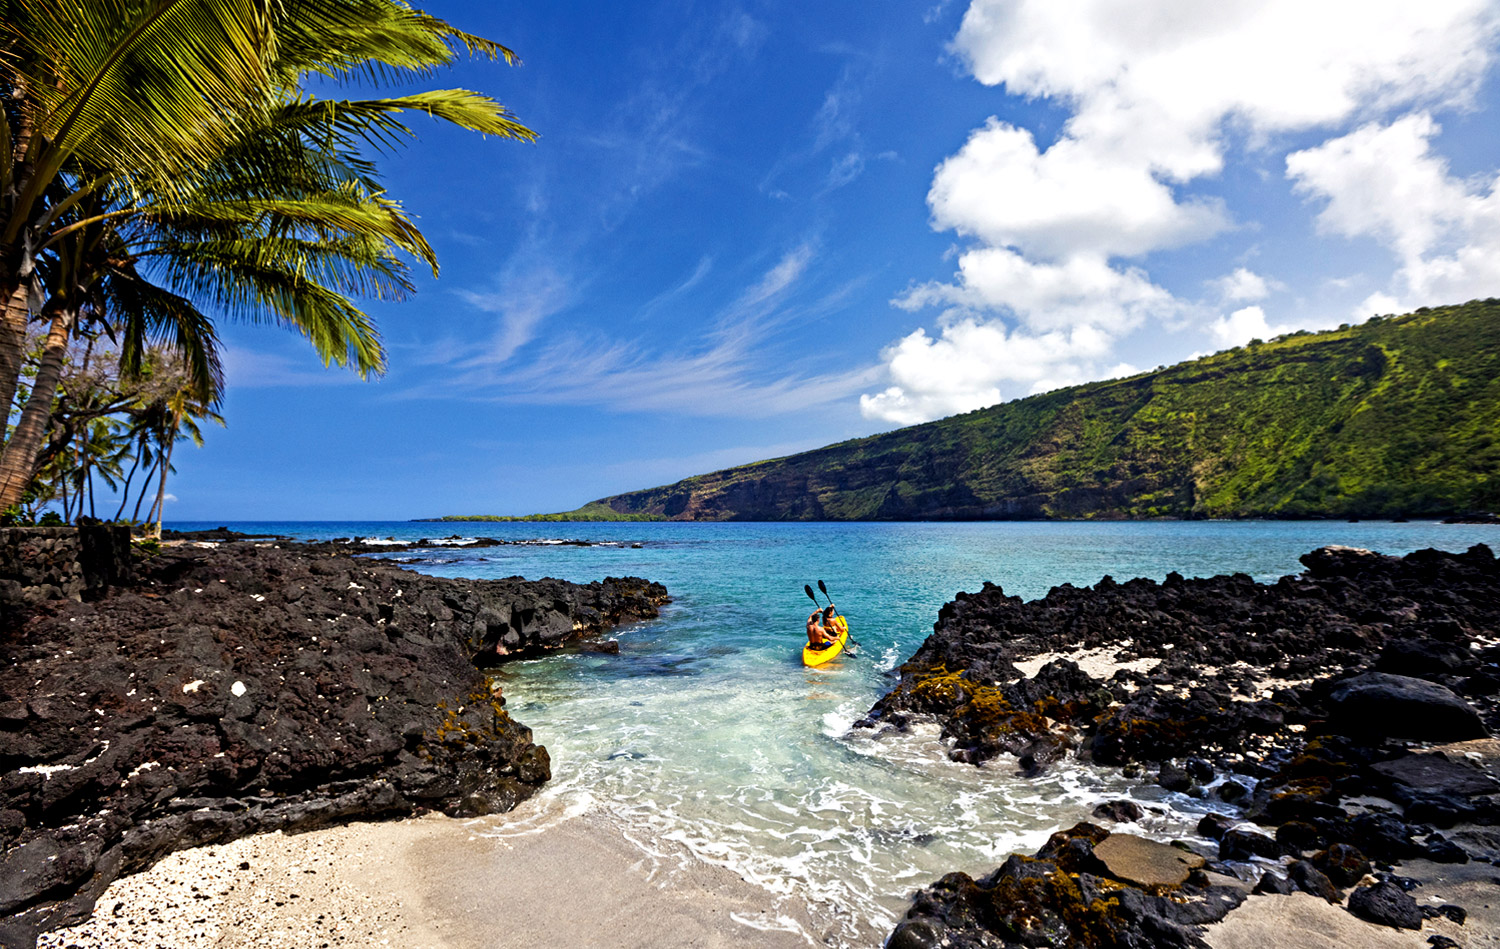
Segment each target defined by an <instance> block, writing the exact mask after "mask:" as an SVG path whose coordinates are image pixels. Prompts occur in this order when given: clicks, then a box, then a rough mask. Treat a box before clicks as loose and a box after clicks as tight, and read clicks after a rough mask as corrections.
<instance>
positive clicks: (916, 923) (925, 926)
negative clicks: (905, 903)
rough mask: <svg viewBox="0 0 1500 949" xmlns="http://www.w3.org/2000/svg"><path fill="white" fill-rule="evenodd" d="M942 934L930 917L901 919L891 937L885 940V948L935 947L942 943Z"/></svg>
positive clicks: (929, 948) (932, 948) (924, 948)
mask: <svg viewBox="0 0 1500 949" xmlns="http://www.w3.org/2000/svg"><path fill="white" fill-rule="evenodd" d="M942 939H943V934H942V932H941V930H940V929H939V928H938V926H937V925H936V924H935V923H933V921H932V920H930V919H906V920H902V921H901V924H900V925H898V926H897V927H896V929H895V931H894V932H892V933H891V938H890V939H888V940H886V943H885V946H886V949H935V947H936V946H939V945H941V944H942Z"/></svg>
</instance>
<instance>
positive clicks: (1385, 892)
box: [1349, 883, 1422, 929]
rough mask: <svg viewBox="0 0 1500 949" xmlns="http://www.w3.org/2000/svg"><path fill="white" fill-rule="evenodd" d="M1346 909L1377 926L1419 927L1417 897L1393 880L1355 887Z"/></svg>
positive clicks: (1420, 915) (1420, 918)
mask: <svg viewBox="0 0 1500 949" xmlns="http://www.w3.org/2000/svg"><path fill="white" fill-rule="evenodd" d="M1349 912H1351V913H1353V914H1354V915H1355V916H1358V917H1359V918H1360V919H1362V920H1364V921H1365V922H1368V923H1375V924H1376V925H1378V926H1392V927H1394V928H1396V929H1421V928H1422V911H1421V910H1420V909H1418V908H1417V901H1416V900H1414V899H1412V897H1411V894H1409V893H1407V892H1406V891H1405V890H1403V889H1401V887H1399V886H1396V885H1395V884H1393V883H1377V884H1375V885H1374V886H1362V887H1360V888H1359V889H1357V890H1355V891H1354V892H1353V893H1351V894H1349Z"/></svg>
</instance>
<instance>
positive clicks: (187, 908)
mask: <svg viewBox="0 0 1500 949" xmlns="http://www.w3.org/2000/svg"><path fill="white" fill-rule="evenodd" d="M246 864H248V867H246V866H245V865H246ZM794 902H795V901H791V900H783V901H779V902H778V901H777V899H776V897H775V896H774V894H771V893H768V892H767V891H765V890H764V889H762V888H760V887H758V886H756V885H754V884H751V883H748V882H746V881H745V880H743V879H742V878H740V877H739V876H738V875H737V874H735V873H732V872H730V871H728V870H725V869H722V868H720V867H714V866H710V865H708V864H704V863H701V862H699V861H696V860H692V859H691V858H689V859H688V860H686V861H685V862H684V864H683V865H682V866H681V867H680V868H679V867H674V869H673V870H672V872H670V873H663V872H661V870H660V867H659V865H658V862H657V861H655V860H653V859H652V858H650V857H649V856H648V855H647V854H646V853H645V852H644V851H642V850H641V849H640V848H638V847H637V846H636V845H635V844H634V843H632V842H631V841H630V840H628V839H627V838H626V837H625V836H624V835H623V834H622V833H621V832H620V831H619V830H618V829H616V828H615V827H613V826H612V825H611V824H609V823H608V822H607V821H604V820H600V819H594V818H591V817H582V818H577V819H574V820H570V821H567V822H565V823H560V824H556V825H553V826H550V827H548V828H546V829H545V830H543V831H541V832H539V833H534V834H529V835H525V836H517V837H511V838H508V839H496V838H490V837H481V836H476V835H475V834H474V833H473V828H471V826H470V825H469V824H467V823H466V822H463V821H455V820H449V819H447V818H443V817H426V818H420V819H415V820H407V821H395V822H388V823H380V824H353V825H349V826H346V827H338V828H333V829H329V830H321V831H314V832H311V833H306V834H298V835H293V836H285V835H282V834H280V833H273V834H262V835H259V836H256V837H250V838H246V839H243V840H238V841H235V842H233V843H230V844H227V845H223V846H216V847H201V848H198V849H195V850H188V851H182V852H179V853H176V854H173V855H171V856H169V857H167V858H166V859H164V860H162V861H161V862H160V863H158V864H157V865H156V866H154V867H152V868H151V869H150V870H148V871H146V872H144V873H141V874H138V875H136V876H132V877H127V878H124V879H121V880H118V881H116V882H115V884H114V885H112V886H111V887H110V888H109V889H108V890H107V891H106V892H105V894H104V896H103V898H101V899H100V901H99V904H98V906H97V908H96V909H95V914H94V917H93V918H92V919H90V920H89V921H87V922H86V923H84V924H83V925H81V926H78V927H75V928H73V929H70V930H59V931H56V932H52V933H48V934H45V935H44V936H43V938H42V941H41V943H40V945H41V946H44V947H55V949H61V947H73V946H76V947H80V949H94V947H127V946H128V947H153V949H321V947H331V946H390V947H395V949H481V947H485V949H489V947H507V946H513V947H553V946H647V945H649V946H654V947H674V946H682V947H687V946H694V947H705V949H713V947H730V946H765V947H775V949H779V947H800V946H807V945H810V944H812V943H813V942H814V941H815V940H816V941H817V942H820V943H821V942H822V941H823V939H824V937H825V936H829V935H831V933H830V932H827V931H826V927H820V925H819V924H818V923H817V922H815V921H814V920H813V919H812V918H811V917H810V916H809V915H808V913H807V912H806V911H805V910H803V909H801V908H800V907H797V908H794V909H791V910H788V909H786V908H785V906H786V905H787V904H790V903H794ZM778 906H780V907H781V908H777V909H773V907H778ZM883 936H884V933H881V934H873V933H871V934H865V935H863V936H862V937H861V938H860V939H859V940H858V942H859V943H860V944H867V945H870V946H877V945H879V943H880V940H881V938H882V937H883Z"/></svg>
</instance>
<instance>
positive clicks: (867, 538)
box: [172, 521, 1500, 945]
mask: <svg viewBox="0 0 1500 949" xmlns="http://www.w3.org/2000/svg"><path fill="white" fill-rule="evenodd" d="M172 526H176V527H179V528H183V529H193V528H201V527H213V526H217V525H214V524H176V525H172ZM228 526H230V527H232V528H235V529H239V530H246V531H265V532H271V533H278V534H289V535H293V536H297V537H302V538H309V539H312V538H331V537H349V536H358V537H367V538H368V537H376V538H387V537H390V538H395V539H398V540H415V539H417V538H421V537H445V536H448V535H452V534H455V533H458V534H460V535H466V536H474V535H479V536H490V537H499V538H504V539H511V540H537V541H549V540H553V541H555V540H561V539H574V538H576V539H584V540H590V541H598V542H605V543H607V544H608V546H590V547H575V546H566V545H558V544H548V543H537V544H530V545H519V546H507V547H498V548H484V549H479V550H464V549H462V548H457V547H441V548H434V550H433V551H432V553H430V554H423V555H421V556H422V560H423V562H421V563H416V564H412V565H410V566H411V567H412V569H418V570H422V571H424V572H430V573H433V574H438V575H442V576H453V577H505V576H513V575H521V576H525V577H529V578H536V577H541V576H554V577H560V578H563V579H567V580H575V581H588V580H594V579H599V578H601V577H604V576H606V575H609V576H623V575H627V574H633V575H637V576H643V577H648V578H650V579H652V580H658V581H660V582H662V583H664V584H666V586H667V588H668V589H669V590H670V591H671V594H672V596H673V600H674V602H673V603H672V604H671V605H669V606H668V607H667V608H666V609H665V610H664V611H663V613H662V616H661V618H660V619H658V620H655V621H652V622H649V623H642V624H638V625H635V626H632V627H629V628H626V629H622V630H620V631H619V632H618V633H617V637H618V639H619V641H620V646H621V650H620V655H618V656H595V655H587V656H585V655H560V656H552V657H548V658H546V659H540V660H534V661H528V662H522V663H515V664H512V665H510V666H507V667H505V668H504V670H503V671H502V672H501V674H500V678H501V681H502V683H503V685H504V688H505V694H506V695H507V696H508V699H509V706H508V707H509V709H510V710H511V712H512V713H513V714H514V715H515V717H516V718H517V719H519V720H520V721H522V722H525V723H526V724H527V725H530V726H531V727H532V728H533V729H534V731H535V734H536V740H537V741H538V742H540V743H542V744H545V745H546V746H547V748H548V750H549V751H550V752H551V755H552V761H553V772H554V781H553V782H552V784H551V785H549V787H548V789H547V790H546V791H545V792H544V793H543V794H542V795H540V796H539V798H538V799H537V800H535V801H532V802H528V803H527V804H526V805H523V807H522V808H521V809H519V810H518V811H517V812H516V813H514V814H512V815H505V816H504V817H502V818H497V819H494V820H491V821H487V822H484V823H483V824H482V826H481V829H480V832H481V833H487V834H493V835H497V836H504V835H508V834H515V833H526V832H531V831H533V830H535V829H537V828H538V827H542V826H546V825H547V824H549V823H551V822H554V821H559V820H567V819H570V818H571V817H573V816H576V815H578V814H583V813H589V814H593V815H596V816H601V817H603V818H605V819H609V820H612V821H616V822H618V824H619V825H620V826H621V827H622V828H623V829H624V830H625V831H626V833H627V834H629V835H630V836H631V837H632V839H634V840H636V841H637V842H638V843H639V844H640V845H641V847H642V848H643V851H645V852H646V853H647V854H648V855H649V856H650V858H651V859H653V860H656V861H658V864H659V865H660V866H661V867H663V868H664V869H666V870H668V871H670V867H671V865H672V861H673V859H675V857H674V855H677V856H680V855H682V854H685V853H686V854H694V855H696V856H697V857H699V858H702V859H707V860H710V861H712V862H715V863H719V864H722V865H725V866H729V867H731V868H733V869H735V870H737V871H738V872H740V873H741V874H743V875H744V876H746V877H748V878H750V879H752V880H755V881H757V882H760V883H762V884H764V885H766V886H767V887H769V888H770V889H771V890H772V891H773V892H775V893H777V894H778V897H777V899H778V900H784V901H788V902H787V905H791V903H792V902H795V903H811V904H813V906H814V908H815V910H816V911H817V915H818V917H819V919H820V924H821V925H826V926H827V927H828V929H826V930H820V931H818V932H815V933H809V934H808V935H809V936H810V937H811V938H814V939H815V940H821V939H822V938H823V937H824V936H825V935H830V934H831V935H832V936H833V937H834V939H835V941H838V942H845V943H847V944H863V945H871V944H878V943H879V940H880V939H881V938H882V937H883V935H884V934H885V933H887V932H889V930H890V927H891V926H892V925H893V924H894V922H895V921H896V920H897V919H898V918H899V917H900V915H901V914H902V913H904V912H905V909H906V906H907V897H908V895H909V894H910V892H911V891H912V890H914V889H915V888H917V887H919V886H922V885H925V884H926V883H928V882H930V881H932V880H933V879H935V878H936V877H938V876H940V875H941V874H943V873H946V872H948V871H951V870H966V871H969V872H971V873H980V872H986V871H988V870H989V869H992V868H993V867H994V866H995V865H996V864H997V863H998V862H999V861H1000V860H1001V859H1003V857H1004V856H1005V855H1006V854H1008V853H1010V852H1011V851H1013V850H1016V849H1020V848H1034V847H1036V846H1038V845H1039V844H1040V842H1041V841H1042V840H1044V839H1045V838H1046V836H1047V835H1048V834H1049V833H1050V832H1051V831H1053V830H1055V829H1057V828H1058V827H1059V826H1068V825H1070V824H1071V823H1073V822H1074V821H1076V820H1080V819H1084V818H1086V817H1087V816H1088V813H1089V811H1090V810H1091V809H1092V807H1093V805H1094V804H1095V803H1097V802H1098V801H1099V800H1101V799H1103V798H1107V797H1118V796H1131V797H1134V798H1136V799H1138V800H1141V801H1145V802H1151V801H1160V800H1161V799H1162V798H1163V797H1164V796H1165V794H1164V792H1162V791H1161V790H1160V789H1158V788H1154V787H1150V786H1143V785H1138V784H1136V783H1133V782H1130V781H1127V780H1125V779H1123V778H1122V777H1121V776H1119V775H1118V774H1116V773H1114V772H1111V771H1108V770H1106V769H1095V768H1092V767H1090V766H1087V765H1082V764H1079V763H1077V762H1069V763H1066V764H1064V765H1063V766H1060V767H1057V768H1055V769H1054V770H1053V771H1052V772H1051V773H1049V774H1048V775H1046V776H1044V777H1042V778H1040V779H1036V780H1025V779H1022V778H1019V777H1016V776H1015V775H1014V770H1015V769H1014V764H1013V762H1009V761H1005V760H1001V761H996V762H991V763H990V764H988V765H986V766H985V767H983V768H974V767H971V766H967V765H956V764H953V763H952V762H949V761H948V760H947V759H946V757H945V756H944V754H943V750H944V749H943V747H942V745H941V744H940V742H939V741H938V739H937V736H936V731H935V729H931V728H928V729H920V728H919V729H915V730H914V732H913V734H911V735H908V736H901V737H899V738H884V739H873V738H871V737H870V736H868V735H867V734H864V733H852V734H851V733H850V730H849V725H850V723H852V722H853V721H854V720H856V719H858V718H859V717H861V716H862V715H863V714H864V712H865V711H866V710H867V709H868V708H869V707H870V705H871V704H873V703H874V702H875V700H876V699H877V698H878V697H879V696H880V695H881V694H882V692H883V691H884V690H885V689H886V688H888V685H889V683H890V682H891V679H890V675H889V673H890V670H891V669H892V668H893V667H895V666H896V665H898V664H899V663H900V662H901V661H902V660H904V659H905V658H906V657H907V656H908V655H910V654H911V652H912V651H913V650H915V649H916V647H917V646H918V645H919V644H920V643H921V642H922V640H923V638H925V636H926V635H927V634H928V633H929V632H930V631H931V629H932V624H933V622H934V620H935V619H936V618H937V612H938V609H939V608H940V607H941V606H942V604H943V603H945V602H947V601H948V600H950V599H952V598H953V595H954V594H955V593H957V592H959V591H960V590H977V589H978V588H979V586H980V584H981V583H982V582H983V581H985V580H990V581H992V582H995V583H998V584H1000V585H1001V586H1003V587H1004V588H1005V590H1006V591H1007V592H1008V593H1013V594H1018V595H1021V596H1023V597H1026V598H1028V599H1029V598H1033V597H1038V596H1042V595H1044V594H1045V593H1046V592H1047V590H1048V589H1049V588H1050V587H1052V586H1053V585H1056V584H1061V583H1073V584H1075V585H1092V584H1093V583H1095V582H1097V581H1098V580H1099V578H1100V577H1101V576H1103V575H1105V574H1110V575H1113V576H1114V577H1115V578H1116V579H1118V580H1125V579H1128V578H1130V577H1135V576H1148V577H1153V578H1155V579H1161V578H1162V577H1164V576H1165V575H1166V574H1167V572H1169V571H1172V570H1176V571H1178V572H1180V573H1182V574H1184V575H1187V576H1208V575H1213V574H1216V573H1227V572H1237V571H1238V572H1244V573H1248V574H1250V575H1251V576H1252V577H1254V578H1256V579H1257V580H1272V579H1274V578H1276V577H1278V576H1281V575H1283V574H1286V573H1295V572H1298V571H1299V570H1300V569H1301V568H1300V565H1299V564H1298V563H1297V557H1298V556H1299V555H1301V554H1303V553H1305V552H1307V551H1308V550H1311V549H1313V548H1315V547H1318V546H1321V545H1323V544H1330V543H1339V544H1348V545H1351V546H1358V547H1369V548H1372V549H1375V550H1380V551H1383V552H1386V553H1395V554H1399V553H1406V552H1408V551H1411V550H1415V549H1418V548H1421V547H1438V548H1441V549H1446V550H1462V549H1464V548H1466V547H1468V546H1469V545H1471V544H1474V543H1480V542H1487V543H1490V544H1491V545H1494V544H1495V543H1496V541H1500V529H1496V528H1492V527H1486V526H1465V525H1441V524H1434V523H1430V522H1417V523H1410V524H1394V523H1386V522H1361V523H1345V522H1338V521H1319V522H1191V523H1184V522H1152V523H1104V524H1085V523H1030V522H1028V523H985V524H676V523H643V524H585V523H580V524H515V523H466V524H460V523H446V524H434V523H428V524H416V523H406V522H338V523H231V524H229V525H228ZM634 543H639V544H640V545H641V546H640V547H639V548H635V547H632V546H630V545H631V544H634ZM401 556H409V555H401ZM819 579H822V580H824V581H825V582H826V583H827V585H828V588H829V590H830V591H831V592H832V593H833V596H834V598H835V600H836V602H837V603H838V605H839V607H840V610H841V611H842V612H844V613H845V614H846V615H847V616H848V617H849V620H850V627H851V632H852V634H853V638H854V639H856V640H857V641H858V643H859V650H858V655H857V656H853V657H846V658H842V659H840V660H837V661H835V662H833V663H831V664H830V666H828V667H826V668H825V669H820V670H809V669H806V668H804V667H803V666H802V664H801V661H800V649H801V644H802V642H803V640H804V634H803V631H802V626H803V621H804V620H805V618H806V616H807V614H808V612H809V611H810V610H811V609H812V603H811V602H809V601H808V599H807V597H806V596H805V595H804V593H803V592H802V586H803V584H805V583H813V584H816V581H817V580H819ZM1177 803H1179V804H1181V805H1184V806H1188V807H1202V806H1204V805H1202V804H1200V803H1198V802H1191V801H1188V800H1187V799H1182V800H1179V801H1178V802H1177ZM1195 822H1196V821H1195V819H1194V818H1192V817H1179V816H1172V815H1154V816H1151V817H1148V818H1147V819H1146V821H1145V823H1144V826H1143V827H1141V828H1140V830H1141V831H1142V832H1144V833H1149V834H1154V835H1160V836H1162V837H1164V838H1168V837H1172V836H1186V835H1190V834H1191V828H1192V826H1193V824H1194V823H1195ZM776 915H778V914H776V913H774V912H773V913H772V916H773V917H774V916H776ZM784 925H786V926H787V927H788V928H792V927H795V925H796V924H795V923H793V922H791V921H790V919H787V920H785V922H784Z"/></svg>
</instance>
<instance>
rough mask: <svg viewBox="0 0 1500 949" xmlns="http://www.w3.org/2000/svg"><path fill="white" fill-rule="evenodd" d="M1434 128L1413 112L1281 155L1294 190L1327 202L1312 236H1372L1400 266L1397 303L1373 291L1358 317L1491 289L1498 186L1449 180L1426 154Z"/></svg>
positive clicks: (1495, 275) (1498, 260) (1495, 274)
mask: <svg viewBox="0 0 1500 949" xmlns="http://www.w3.org/2000/svg"><path fill="white" fill-rule="evenodd" d="M1440 131H1441V129H1440V128H1439V127H1438V125H1437V124H1436V123H1435V122H1434V121H1433V120H1432V118H1431V117H1430V116H1428V115H1427V114H1425V113H1414V114H1411V115H1407V116H1403V117H1402V118H1400V119H1397V120H1396V121H1394V122H1391V123H1390V124H1388V125H1381V124H1379V123H1370V124H1368V125H1364V126H1362V127H1360V128H1358V129H1356V130H1355V131H1353V132H1351V133H1349V134H1348V135H1345V136H1343V137H1341V138H1336V139H1332V140H1330V141H1327V142H1324V143H1323V144H1322V145H1319V146H1317V147H1316V148H1309V149H1305V150H1303V151H1299V152H1295V153H1293V154H1291V155H1288V156H1287V159H1286V167H1287V177H1288V178H1290V179H1292V181H1293V183H1294V187H1295V188H1296V190H1297V191H1299V192H1301V193H1302V194H1304V195H1306V196H1308V197H1309V198H1311V199H1313V200H1317V201H1322V202H1326V203H1325V204H1324V205H1323V209H1322V210H1321V211H1320V212H1319V213H1318V218H1317V221H1318V227H1319V229H1320V230H1322V231H1323V232H1325V233H1331V234H1337V235H1341V236H1343V237H1350V238H1357V237H1371V238H1374V239H1375V240H1378V241H1380V242H1381V243H1383V244H1385V245H1386V246H1388V247H1389V248H1390V249H1391V251H1392V252H1393V253H1394V254H1395V255H1396V258H1397V259H1398V260H1399V261H1400V268H1399V269H1398V271H1397V272H1396V275H1395V287H1394V288H1393V289H1396V290H1398V292H1399V299H1398V297H1396V296H1392V295H1390V294H1387V293H1384V292H1382V293H1379V294H1377V295H1376V296H1375V297H1373V298H1372V299H1370V300H1367V301H1365V303H1363V304H1361V305H1360V308H1359V310H1360V312H1362V313H1363V315H1365V316H1368V315H1369V314H1370V313H1371V312H1379V313H1389V312H1400V311H1401V309H1403V306H1402V304H1403V302H1404V303H1405V304H1407V305H1409V306H1421V305H1424V304H1432V303H1458V302H1462V301H1464V300H1468V299H1471V298H1474V297H1488V296H1491V295H1493V294H1494V293H1496V292H1497V288H1500V187H1497V185H1500V180H1490V181H1489V182H1487V183H1480V182H1476V181H1467V180H1463V179H1459V178H1455V177H1453V176H1452V175H1451V174H1449V170H1448V163H1447V161H1446V160H1445V159H1443V158H1442V157H1441V156H1439V155H1437V154H1435V153H1434V152H1433V150H1432V139H1433V138H1434V137H1436V136H1437V135H1438V134H1439V133H1440ZM1372 307H1374V308H1376V309H1373V310H1372V309H1371V308H1372Z"/></svg>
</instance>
